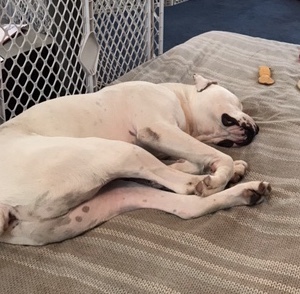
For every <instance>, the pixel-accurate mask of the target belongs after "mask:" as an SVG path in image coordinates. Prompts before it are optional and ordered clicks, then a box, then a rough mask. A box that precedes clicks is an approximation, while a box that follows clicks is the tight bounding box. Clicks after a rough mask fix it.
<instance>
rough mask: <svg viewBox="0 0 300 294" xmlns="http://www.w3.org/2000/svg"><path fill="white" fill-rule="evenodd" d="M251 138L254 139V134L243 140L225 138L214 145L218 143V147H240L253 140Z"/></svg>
mask: <svg viewBox="0 0 300 294" xmlns="http://www.w3.org/2000/svg"><path fill="white" fill-rule="evenodd" d="M253 139H254V136H251V137H247V139H245V140H241V141H236V142H235V141H233V140H230V139H225V140H222V141H220V142H218V143H217V144H216V145H218V146H220V147H226V148H231V147H242V146H247V145H249V144H250V143H251V142H252V141H253Z"/></svg>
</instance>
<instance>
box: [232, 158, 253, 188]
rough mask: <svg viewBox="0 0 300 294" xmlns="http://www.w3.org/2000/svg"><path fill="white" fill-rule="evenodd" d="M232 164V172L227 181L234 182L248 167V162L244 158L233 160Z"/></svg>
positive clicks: (238, 179) (239, 178) (243, 174)
mask: <svg viewBox="0 0 300 294" xmlns="http://www.w3.org/2000/svg"><path fill="white" fill-rule="evenodd" d="M233 164H234V173H233V176H232V178H231V179H230V181H229V183H231V184H236V183H238V182H239V181H240V180H241V179H242V178H243V177H244V176H245V174H246V171H247V169H248V163H247V162H245V161H244V160H235V161H234V162H233Z"/></svg>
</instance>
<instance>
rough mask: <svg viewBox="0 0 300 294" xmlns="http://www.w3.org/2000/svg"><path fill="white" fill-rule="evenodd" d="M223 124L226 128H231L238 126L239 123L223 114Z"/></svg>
mask: <svg viewBox="0 0 300 294" xmlns="http://www.w3.org/2000/svg"><path fill="white" fill-rule="evenodd" d="M222 124H223V125H224V126H225V127H230V126H234V125H238V121H237V120H236V119H235V118H234V117H231V116H230V115H228V114H227V113H223V114H222Z"/></svg>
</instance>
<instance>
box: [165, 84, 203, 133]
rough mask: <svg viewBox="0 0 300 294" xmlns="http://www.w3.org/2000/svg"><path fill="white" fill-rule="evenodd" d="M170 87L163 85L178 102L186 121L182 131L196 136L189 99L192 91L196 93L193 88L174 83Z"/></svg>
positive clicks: (192, 86)
mask: <svg viewBox="0 0 300 294" xmlns="http://www.w3.org/2000/svg"><path fill="white" fill-rule="evenodd" d="M170 85H172V86H171V87H168V84H164V86H167V87H168V88H169V89H170V90H171V91H172V92H174V93H175V94H176V96H177V98H178V100H179V102H180V105H181V108H182V110H183V113H184V116H185V121H186V127H185V130H184V131H185V132H186V133H188V134H189V135H191V136H193V137H196V136H198V134H197V130H196V129H195V127H194V125H195V122H194V121H193V115H192V109H191V99H190V97H192V96H193V91H196V88H195V86H194V85H186V84H176V83H174V84H170Z"/></svg>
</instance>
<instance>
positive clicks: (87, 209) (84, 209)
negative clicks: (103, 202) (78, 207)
mask: <svg viewBox="0 0 300 294" xmlns="http://www.w3.org/2000/svg"><path fill="white" fill-rule="evenodd" d="M89 210H90V207H89V206H87V205H85V206H83V207H82V211H83V212H85V213H88V212H89Z"/></svg>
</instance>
